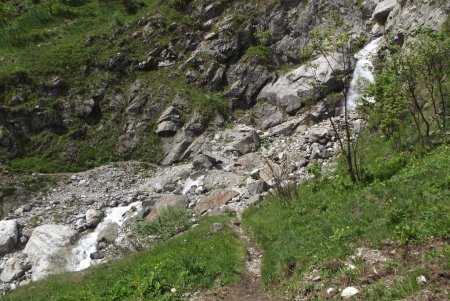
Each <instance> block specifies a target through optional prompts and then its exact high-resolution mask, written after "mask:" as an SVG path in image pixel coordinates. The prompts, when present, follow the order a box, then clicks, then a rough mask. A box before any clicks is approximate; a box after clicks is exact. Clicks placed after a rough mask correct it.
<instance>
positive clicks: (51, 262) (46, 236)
mask: <svg viewBox="0 0 450 301" xmlns="http://www.w3.org/2000/svg"><path fill="white" fill-rule="evenodd" d="M76 237H77V232H76V231H75V230H73V229H72V228H70V227H69V226H63V225H42V226H39V227H37V228H36V229H34V231H33V234H32V235H31V237H30V240H29V241H28V243H27V245H26V247H25V249H24V250H23V253H25V254H26V255H28V257H29V259H30V261H31V265H32V276H31V279H32V280H33V281H37V280H41V279H44V278H46V277H47V276H48V275H51V274H57V273H62V272H65V271H66V266H67V264H68V262H67V261H68V258H69V257H70V256H69V255H70V252H71V249H72V246H73V243H74V241H75V239H76Z"/></svg>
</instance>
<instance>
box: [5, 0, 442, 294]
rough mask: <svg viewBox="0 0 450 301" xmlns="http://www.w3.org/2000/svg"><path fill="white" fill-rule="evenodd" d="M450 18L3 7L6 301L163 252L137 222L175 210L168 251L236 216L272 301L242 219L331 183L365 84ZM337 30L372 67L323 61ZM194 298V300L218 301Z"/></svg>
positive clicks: (308, 8) (398, 8)
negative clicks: (274, 201) (393, 51)
mask: <svg viewBox="0 0 450 301" xmlns="http://www.w3.org/2000/svg"><path fill="white" fill-rule="evenodd" d="M449 11H450V4H449V3H448V2H447V1H438V0H435V1H419V0H411V1H396V0H384V1H378V0H364V1H353V0H342V1H325V0H324V1H306V0H305V1H303V0H297V1H293V0H292V1H291V0H283V1H271V0H267V1H240V0H236V1H207V0H192V1H177V0H167V1H166V0H159V1H156V0H141V1H135V0H127V1H125V0H124V1H115V0H109V1H106V0H98V1H89V0H60V1H56V0H42V1H14V0H7V1H4V2H2V3H1V4H0V48H1V54H0V62H1V65H0V146H1V148H0V177H1V178H0V200H1V202H2V215H3V218H4V220H2V221H0V253H1V254H2V256H3V257H2V258H1V260H0V269H1V271H2V272H1V274H0V290H1V291H2V292H7V291H9V290H14V289H16V288H17V287H19V286H25V285H27V284H29V283H30V282H31V281H37V280H41V279H44V278H46V277H47V276H49V275H51V274H59V273H62V272H66V271H81V270H84V269H86V268H88V267H89V266H91V265H96V264H99V263H102V262H105V261H111V260H114V259H116V258H117V257H120V256H123V255H125V254H128V253H133V252H136V251H142V250H144V249H146V248H148V247H149V246H154V245H155V244H157V242H158V241H159V240H160V239H161V237H160V236H158V235H162V236H164V237H165V234H164V235H163V234H161V233H159V234H155V233H152V234H151V237H150V243H149V239H148V237H143V236H142V233H139V231H137V230H136V229H137V228H136V224H141V223H142V220H144V224H145V223H150V224H151V223H154V222H155V221H160V219H159V218H158V217H159V216H160V215H161V214H162V213H163V212H165V210H166V207H168V206H169V207H170V208H172V207H174V208H182V209H183V210H186V212H187V213H188V215H189V218H188V221H187V224H185V225H184V226H179V225H178V226H177V227H175V228H176V230H174V231H173V232H170V233H171V234H170V235H168V236H169V237H171V236H173V235H177V234H178V233H179V232H183V231H184V230H186V229H188V228H191V227H194V228H195V227H197V225H198V224H199V223H200V224H201V222H199V221H202V219H203V218H204V216H216V215H226V214H229V213H230V212H235V213H236V215H237V217H236V218H235V219H234V222H233V226H232V229H233V231H236V233H238V236H237V237H238V238H239V239H240V240H241V241H244V242H245V243H244V245H245V247H247V248H248V249H249V250H250V251H249V254H250V255H249V263H248V264H247V270H246V271H247V272H245V273H244V274H245V275H246V276H245V277H249V278H248V279H247V280H249V281H250V282H251V283H258V284H256V285H255V287H254V288H255V290H256V291H258V293H260V297H258V298H261V300H266V299H265V298H266V297H267V296H266V295H265V294H264V293H262V289H261V287H260V284H259V282H260V281H259V278H260V277H261V267H263V269H264V268H266V269H267V267H266V266H264V265H263V266H261V258H260V256H264V252H266V253H265V254H268V253H270V252H268V251H267V250H265V246H264V244H263V243H262V242H261V241H259V242H258V243H261V244H262V247H263V248H262V249H263V250H262V251H264V252H263V253H262V254H261V250H259V247H256V246H255V245H254V243H253V242H251V239H250V238H249V237H248V236H247V234H244V231H243V230H242V228H241V225H240V223H241V222H240V219H241V215H242V213H243V212H244V211H245V210H246V209H247V208H248V207H249V206H250V207H252V206H253V205H254V204H257V203H259V202H261V201H262V200H263V199H265V197H266V196H268V195H272V194H273V193H275V192H278V193H279V194H280V193H281V199H282V200H283V199H285V198H286V197H288V198H292V197H294V196H292V195H291V193H290V192H289V191H290V190H289V189H288V188H289V187H291V186H292V185H297V184H300V183H304V182H305V181H308V180H310V179H311V178H316V179H317V178H318V177H320V176H319V175H320V174H322V172H323V173H325V174H327V173H329V172H332V171H333V170H335V169H336V166H337V165H338V164H339V163H338V161H337V160H336V158H337V157H338V155H339V154H340V152H342V145H340V143H341V139H340V137H343V136H345V134H346V133H345V132H346V130H347V129H349V130H348V131H347V133H349V132H351V135H350V134H349V139H350V138H351V139H355V137H357V136H358V135H360V134H362V132H363V131H364V128H365V127H366V125H367V120H366V119H365V118H364V117H365V116H367V115H365V114H364V112H358V111H355V110H352V111H351V112H350V113H348V114H344V115H343V114H342V111H343V109H342V106H343V103H347V102H346V101H345V99H348V96H349V91H351V92H350V93H352V94H353V95H356V96H355V97H356V98H359V97H361V96H362V92H361V91H358V89H356V88H355V86H356V85H357V83H356V82H358V80H357V79H359V78H360V77H361V73H363V74H366V75H367V74H368V75H369V76H372V77H373V75H374V74H373V73H374V70H372V69H373V68H368V69H367V68H366V69H365V70H364V66H366V65H367V64H370V65H371V66H372V67H373V66H374V65H376V64H377V62H381V61H383V60H386V59H387V58H388V57H389V55H390V48H389V47H391V46H392V45H396V46H397V47H400V48H401V47H402V46H403V45H408V43H410V42H411V41H412V40H414V37H415V36H416V35H417V34H419V32H421V31H423V30H424V29H428V30H432V31H439V30H442V29H443V28H444V30H445V28H446V27H447V28H448V26H449V19H448V13H449ZM327 30H328V31H330V30H331V36H330V37H331V40H332V39H333V38H335V39H337V38H338V37H339V36H342V35H345V36H346V37H347V38H348V41H347V42H348V43H349V44H351V45H354V47H356V49H353V51H354V53H359V54H358V56H356V57H353V56H352V57H347V58H346V57H344V56H343V55H342V54H339V52H338V51H337V50H334V51H336V52H335V53H333V54H332V55H331V56H330V57H331V58H332V60H331V61H330V60H329V59H328V57H327V56H326V55H321V52H320V50H321V49H322V48H321V47H322V46H321V45H318V44H317V40H316V39H317V35H318V33H323V32H327ZM360 51H361V52H360ZM342 66H347V67H342ZM349 71H351V72H350V74H347V76H342V74H346V73H345V72H349ZM353 71H354V72H353ZM352 77H353V79H355V80H354V83H352V84H351V85H352V86H353V90H352V89H351V88H352V87H349V86H348V85H349V83H350V82H351V78H352ZM317 82H319V83H320V86H321V90H320V91H318V89H317ZM349 88H350V90H349ZM444 114H445V112H444ZM347 122H348V127H347V126H346V125H347ZM350 136H351V137H350ZM367 143H368V145H369V144H370V143H369V142H367ZM368 152H370V151H368ZM402 164H403V163H402ZM404 166H406V163H405V164H404ZM399 170H400V169H399ZM346 185H347V184H346ZM374 189H375V188H374ZM443 189H444V188H443ZM445 191H447V190H445ZM283 192H286V193H287V194H288V195H283ZM444 195H446V194H445V193H444ZM444 198H445V197H444ZM302 210H303V209H302ZM445 210H447V209H445ZM445 210H443V212H446V211H445ZM247 212H248V211H247ZM139 221H141V222H139ZM252 222H253V223H252ZM247 223H248V224H250V226H249V227H257V226H256V225H257V223H256V222H255V221H254V220H251V218H249V221H248V222H247ZM152 225H153V224H152ZM186 225H187V226H186ZM214 225H215V226H214ZM214 225H212V226H211V227H212V228H211V229H210V230H209V231H210V232H208V233H216V232H220V231H221V229H222V228H223V227H224V225H223V224H220V223H219V224H214ZM201 226H202V224H201ZM152 227H153V226H152ZM214 227H216V228H214ZM138 228H139V227H138ZM214 229H215V230H214ZM254 230H255V232H256V233H258V231H257V229H256V228H255V229H254ZM199 231H200V230H199ZM211 231H212V232H211ZM439 233H440V232H439ZM147 234H148V233H147ZM208 235H210V234H208ZM211 235H212V234H211ZM436 235H437V234H436ZM439 235H441V234H439ZM442 237H445V234H443V235H441V236H439V238H438V239H437V242H436V244H438V245H441V244H442V240H441V239H442ZM447 238H448V237H447ZM166 239H167V237H166ZM364 250H365V249H364ZM390 251H392V250H390ZM370 252H371V251H370V250H369V252H368V254H369V255H370V254H372V253H370ZM377 254H378V253H377ZM369 255H368V256H369ZM361 256H362V257H364V256H365V255H364V254H363V255H361ZM361 256H360V257H361ZM237 257H239V256H237ZM392 257H394V256H392ZM383 258H385V257H383ZM375 261H377V262H378V261H379V260H378V259H376V260H375ZM383 261H386V260H384V259H383ZM283 264H285V263H283ZM288 265H289V263H288ZM294 268H295V264H294ZM263 272H264V270H263ZM286 273H288V272H286ZM288 274H289V273H288ZM313 274H314V273H313ZM446 275H447V274H446ZM315 276H317V275H314V277H315ZM390 276H391V274H390ZM205 277H206V276H205ZM245 277H244V278H245ZM263 277H264V275H263ZM319 278H320V277H319ZM444 278H445V277H444ZM439 279H440V278H439ZM319 280H320V279H319ZM319 280H317V281H319ZM312 282H316V281H315V280H312ZM444 282H445V281H444ZM447 282H448V278H447ZM447 284H448V283H447ZM197 289H200V290H201V289H202V287H201V286H200V287H195V289H188V288H186V294H185V295H184V297H185V298H191V299H192V300H203V299H204V300H210V299H208V298H209V297H208V296H207V295H205V296H203V295H195V296H193V295H192V293H193V292H194V291H196V290H197ZM446 289H448V287H447V288H446ZM240 290H242V291H243V294H245V291H246V289H243V288H242V287H241V288H239V287H238V288H236V291H240ZM350 291H352V289H350ZM337 292H338V291H337V290H336V291H335V292H334V293H335V294H337ZM353 292H354V290H353ZM172 293H173V294H175V293H174V292H172ZM342 293H344V292H342ZM227 294H228V293H225V295H227ZM330 294H331V293H330ZM335 294H333V296H334V295H335ZM349 294H350V295H349V296H352V295H353V293H352V292H350V293H349ZM355 294H356V293H355ZM228 296H229V300H235V299H236V300H243V299H239V298H242V296H240V297H239V295H234V296H233V293H231V294H230V295H228ZM264 296H266V297H264ZM305 296H306V297H305V298H306V300H308V298H314V296H313V295H312V294H309V293H306V294H305ZM297 297H298V296H297ZM343 297H346V296H343ZM202 298H203V299H202ZM267 298H270V297H267ZM101 300H103V299H101ZM151 300H153V299H151ZM155 300H158V298H156V299H155ZM173 300H178V299H173ZM212 300H215V299H212ZM255 300H259V299H255ZM267 300H270V299H267ZM424 300H431V299H424Z"/></svg>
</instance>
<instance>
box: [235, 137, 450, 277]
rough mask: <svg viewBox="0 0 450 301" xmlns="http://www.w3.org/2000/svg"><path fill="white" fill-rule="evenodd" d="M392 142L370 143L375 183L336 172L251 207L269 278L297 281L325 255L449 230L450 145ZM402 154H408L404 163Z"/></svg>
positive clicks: (249, 221)
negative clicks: (406, 147) (410, 148)
mask: <svg viewBox="0 0 450 301" xmlns="http://www.w3.org/2000/svg"><path fill="white" fill-rule="evenodd" d="M376 143H380V144H379V145H378V146H377V145H376ZM389 148H390V147H389V146H388V145H387V144H382V143H381V142H375V145H373V144H372V145H370V146H368V147H367V149H372V150H373V153H369V154H367V155H368V157H371V159H372V160H371V161H370V162H371V163H368V164H367V165H368V169H369V170H376V172H373V174H378V175H379V178H378V179H377V178H376V177H375V178H373V179H372V180H373V182H372V183H370V184H357V185H352V184H350V183H349V182H348V180H345V179H344V178H343V176H342V175H339V174H338V175H334V176H333V177H328V178H326V179H324V180H322V181H318V180H316V181H311V182H308V183H306V184H304V185H303V186H302V187H300V188H299V191H298V195H299V197H298V199H295V200H291V202H290V203H286V202H285V201H282V200H281V199H279V198H277V197H271V198H269V199H268V200H267V201H266V202H264V203H262V204H260V205H257V206H254V207H251V208H249V210H247V211H246V212H245V214H244V217H243V225H244V227H245V228H246V229H247V230H248V231H249V232H250V233H253V237H254V238H255V240H256V241H257V242H258V243H259V244H260V245H261V247H262V249H263V251H264V257H263V267H262V277H263V280H264V283H265V284H266V285H269V284H273V283H279V282H281V283H285V284H287V283H296V281H298V279H299V278H300V277H301V275H303V274H304V273H305V272H307V271H310V270H311V269H313V268H314V266H316V265H318V264H320V263H323V262H325V261H327V260H339V259H344V258H345V257H346V256H348V255H349V254H351V253H353V251H354V250H355V249H356V248H357V247H361V246H368V247H375V248H376V247H377V246H378V245H379V244H380V243H381V242H382V241H384V240H387V239H390V240H394V241H399V242H400V243H403V244H408V243H411V242H414V241H422V240H426V239H427V238H429V237H431V236H434V237H435V238H437V239H446V238H448V237H449V229H450V157H449V156H448V154H449V147H448V146H447V145H444V146H441V147H439V148H437V149H436V150H434V151H432V152H430V153H428V154H426V155H422V156H417V157H414V155H413V154H395V153H392V152H390V151H388V149H389ZM375 157H378V160H377V159H375ZM398 157H405V159H401V160H400V161H401V163H398V160H399V159H398ZM382 158H384V159H385V160H384V162H383V160H382ZM390 162H394V164H391V163H390ZM376 165H378V166H377V167H376V168H375V166H376ZM389 169H392V170H389ZM382 170H384V171H382Z"/></svg>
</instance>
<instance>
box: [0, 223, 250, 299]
mask: <svg viewBox="0 0 450 301" xmlns="http://www.w3.org/2000/svg"><path fill="white" fill-rule="evenodd" d="M214 222H222V223H225V224H226V223H228V222H229V218H227V217H215V218H207V219H203V220H201V221H200V224H199V226H198V227H196V228H194V229H192V230H190V231H188V232H186V233H185V234H183V235H180V236H178V237H177V238H175V239H172V240H169V241H167V242H164V243H162V244H160V245H157V246H156V247H154V248H153V249H151V250H149V251H145V252H142V253H139V254H135V255H130V256H127V257H124V258H123V259H121V260H120V261H118V262H110V263H107V264H102V265H100V266H96V267H93V268H90V269H89V270H87V271H85V272H81V273H72V274H70V273H69V274H64V275H57V276H52V277H49V278H48V279H47V280H45V281H41V282H37V283H33V284H31V285H28V286H26V287H24V288H21V289H18V290H17V291H14V292H13V293H11V294H9V295H7V296H6V297H5V298H4V300H10V301H13V300H30V301H31V300H36V301H37V300H43V301H44V300H45V301H47V300H66V301H67V300H92V301H93V300H105V301H106V300H108V301H109V300H118V301H119V300H120V301H122V300H184V299H183V297H182V294H183V293H184V292H187V291H195V290H198V289H208V288H211V287H214V286H221V285H226V284H230V283H232V282H233V281H235V280H236V278H237V277H238V275H239V273H240V272H241V269H242V265H243V261H244V257H245V248H244V246H243V244H242V242H241V241H240V240H239V239H238V237H237V235H236V234H235V233H234V232H233V230H231V229H230V228H229V227H225V228H224V229H223V230H221V231H220V232H218V233H215V234H210V233H209V228H210V226H211V225H212V224H213V223H214ZM172 288H175V289H176V293H173V292H171V289H172Z"/></svg>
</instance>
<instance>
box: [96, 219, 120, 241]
mask: <svg viewBox="0 0 450 301" xmlns="http://www.w3.org/2000/svg"><path fill="white" fill-rule="evenodd" d="M118 235H119V225H117V224H116V223H108V224H107V225H105V226H104V227H103V228H102V229H101V230H100V232H99V233H98V236H97V241H98V242H108V243H112V242H114V241H115V240H116V239H117V237H118Z"/></svg>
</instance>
